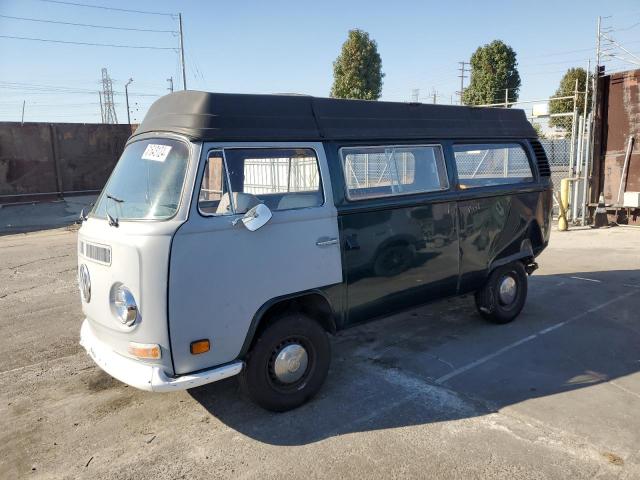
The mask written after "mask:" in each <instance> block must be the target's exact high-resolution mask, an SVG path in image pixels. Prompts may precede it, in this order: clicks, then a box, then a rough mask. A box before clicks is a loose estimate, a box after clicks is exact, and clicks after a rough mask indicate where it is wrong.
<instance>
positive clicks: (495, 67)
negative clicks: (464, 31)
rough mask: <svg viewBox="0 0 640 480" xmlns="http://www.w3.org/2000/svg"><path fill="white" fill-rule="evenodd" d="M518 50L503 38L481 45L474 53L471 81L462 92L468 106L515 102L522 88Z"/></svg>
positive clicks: (464, 101) (463, 99)
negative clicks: (517, 56) (506, 95)
mask: <svg viewBox="0 0 640 480" xmlns="http://www.w3.org/2000/svg"><path fill="white" fill-rule="evenodd" d="M517 65H518V62H517V60H516V52H515V51H514V50H513V49H512V48H511V47H510V46H509V45H506V44H505V43H504V42H502V41H501V40H494V41H493V42H491V43H489V44H487V45H484V46H482V47H478V49H477V50H476V51H475V52H474V53H473V55H472V56H471V82H470V84H469V86H468V87H467V88H465V89H464V92H463V94H462V101H463V103H464V104H465V105H483V104H489V103H500V102H504V100H505V89H506V88H508V89H509V92H508V99H509V101H510V102H514V101H516V100H517V99H518V93H519V91H520V74H519V73H518V69H517Z"/></svg>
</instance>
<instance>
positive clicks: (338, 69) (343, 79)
mask: <svg viewBox="0 0 640 480" xmlns="http://www.w3.org/2000/svg"><path fill="white" fill-rule="evenodd" d="M382 77H384V73H382V60H381V59H380V54H379V53H378V45H377V44H376V42H375V40H372V39H371V38H369V34H368V33H367V32H363V31H362V30H358V29H355V30H350V31H349V36H348V38H347V40H346V42H344V43H343V44H342V51H341V52H340V55H339V56H338V58H337V59H336V61H335V62H333V86H332V87H331V96H332V97H334V98H356V99H360V100H377V99H379V98H380V95H381V94H382Z"/></svg>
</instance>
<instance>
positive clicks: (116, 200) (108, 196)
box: [107, 193, 124, 203]
mask: <svg viewBox="0 0 640 480" xmlns="http://www.w3.org/2000/svg"><path fill="white" fill-rule="evenodd" d="M107 198H110V199H111V200H113V201H114V202H118V203H124V200H122V199H121V198H118V197H114V196H113V195H111V194H110V193H107Z"/></svg>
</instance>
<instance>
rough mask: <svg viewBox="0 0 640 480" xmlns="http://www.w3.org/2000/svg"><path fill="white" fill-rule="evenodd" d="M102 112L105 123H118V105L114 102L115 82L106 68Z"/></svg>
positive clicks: (103, 71) (103, 75) (103, 73)
mask: <svg viewBox="0 0 640 480" xmlns="http://www.w3.org/2000/svg"><path fill="white" fill-rule="evenodd" d="M102 112H103V123H118V116H117V115H116V104H115V102H114V101H113V81H112V80H111V77H110V76H109V73H107V69H106V68H103V69H102Z"/></svg>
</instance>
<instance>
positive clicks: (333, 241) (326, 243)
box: [316, 238, 338, 247]
mask: <svg viewBox="0 0 640 480" xmlns="http://www.w3.org/2000/svg"><path fill="white" fill-rule="evenodd" d="M337 243H338V239H337V238H329V239H327V240H318V241H317V242H316V245H317V246H319V247H327V246H329V245H337Z"/></svg>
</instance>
